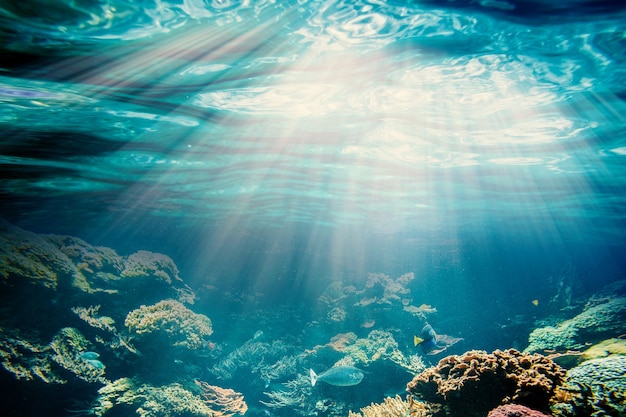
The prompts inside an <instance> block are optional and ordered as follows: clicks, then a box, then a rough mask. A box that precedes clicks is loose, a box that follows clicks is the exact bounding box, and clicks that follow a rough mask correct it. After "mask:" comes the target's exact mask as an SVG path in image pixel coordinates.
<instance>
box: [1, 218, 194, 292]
mask: <svg viewBox="0 0 626 417" xmlns="http://www.w3.org/2000/svg"><path fill="white" fill-rule="evenodd" d="M0 277H2V278H4V281H3V282H2V283H3V284H4V285H5V286H6V287H8V288H9V289H18V288H20V286H23V284H26V283H28V284H35V285H36V286H37V287H39V288H41V287H43V288H47V289H50V290H59V289H63V293H62V295H64V296H68V295H70V294H72V293H73V294H76V293H78V294H81V295H84V294H98V295H102V294H116V295H118V296H125V297H132V298H133V301H139V302H154V301H157V300H159V299H162V298H163V296H164V295H165V296H166V297H172V298H175V299H177V300H179V301H182V302H187V303H192V302H193V300H194V297H195V295H194V293H193V291H192V290H191V289H190V288H189V287H188V286H187V285H185V283H184V282H183V281H182V279H181V278H180V277H179V276H178V269H177V268H176V265H175V264H174V261H172V260H171V258H169V257H168V256H166V255H162V254H157V253H152V252H148V251H139V252H137V253H134V254H132V255H130V256H128V257H124V256H121V255H118V254H117V253H116V252H115V250H113V249H111V248H107V247H103V246H93V245H90V244H89V243H87V242H85V241H84V240H82V239H79V238H77V237H72V236H61V235H53V234H49V235H45V234H42V235H39V234H35V233H31V232H28V231H25V230H22V229H20V228H19V227H16V226H13V225H11V224H9V223H6V222H3V221H0ZM138 288H143V291H136V290H137V289H138ZM146 288H148V289H149V291H148V290H146ZM157 294H158V295H157ZM157 297H158V298H157Z"/></svg>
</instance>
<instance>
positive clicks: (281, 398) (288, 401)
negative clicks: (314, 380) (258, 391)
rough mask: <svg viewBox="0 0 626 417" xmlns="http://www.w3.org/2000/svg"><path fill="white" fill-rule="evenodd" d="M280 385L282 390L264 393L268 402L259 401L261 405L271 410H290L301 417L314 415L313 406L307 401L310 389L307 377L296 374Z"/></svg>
mask: <svg viewBox="0 0 626 417" xmlns="http://www.w3.org/2000/svg"><path fill="white" fill-rule="evenodd" d="M281 385H282V387H283V388H282V389H278V390H272V391H268V392H265V393H264V394H265V395H267V396H268V397H269V398H270V401H261V404H263V405H265V406H267V407H269V408H273V409H280V408H290V409H292V410H294V411H295V412H297V413H298V414H300V415H303V416H308V415H315V414H316V413H315V407H314V405H313V404H312V403H311V401H309V398H311V392H312V387H311V381H310V379H309V377H308V376H307V375H304V374H298V375H297V376H296V377H295V378H294V379H292V380H290V381H288V382H285V383H283V384H281Z"/></svg>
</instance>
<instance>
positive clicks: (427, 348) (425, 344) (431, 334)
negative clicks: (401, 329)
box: [413, 323, 463, 355]
mask: <svg viewBox="0 0 626 417" xmlns="http://www.w3.org/2000/svg"><path fill="white" fill-rule="evenodd" d="M461 340H463V339H462V338H459V337H452V336H448V335H445V334H442V335H438V334H437V333H435V330H434V329H433V328H432V326H431V325H430V324H428V323H426V325H425V326H424V327H423V328H422V331H421V332H420V335H419V336H417V335H414V336H413V344H414V345H415V346H418V345H419V346H420V347H421V348H422V351H423V352H424V354H426V355H436V354H438V353H441V352H443V351H444V350H446V349H448V348H449V347H450V346H452V345H454V344H456V343H458V342H460V341H461Z"/></svg>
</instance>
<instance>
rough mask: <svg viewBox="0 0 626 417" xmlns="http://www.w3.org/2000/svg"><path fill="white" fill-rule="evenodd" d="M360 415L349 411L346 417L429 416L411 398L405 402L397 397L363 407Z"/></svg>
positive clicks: (426, 409) (427, 409) (418, 403)
mask: <svg viewBox="0 0 626 417" xmlns="http://www.w3.org/2000/svg"><path fill="white" fill-rule="evenodd" d="M361 413H362V414H361ZM361 413H354V412H352V411H350V412H349V413H348V417H426V416H429V415H430V414H431V413H430V408H429V407H428V406H426V405H425V404H424V403H421V402H418V401H415V400H414V399H413V397H412V396H408V398H407V400H406V401H405V400H403V399H402V398H401V397H400V396H399V395H396V396H395V397H393V398H392V397H386V398H385V400H384V402H382V403H380V404H374V403H372V404H371V405H369V406H367V407H363V408H361Z"/></svg>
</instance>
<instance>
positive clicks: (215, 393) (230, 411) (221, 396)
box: [195, 380, 248, 417]
mask: <svg viewBox="0 0 626 417" xmlns="http://www.w3.org/2000/svg"><path fill="white" fill-rule="evenodd" d="M195 383H196V385H197V386H198V387H200V389H201V390H202V399H203V400H204V402H205V403H206V404H207V405H208V406H209V407H210V408H211V409H212V410H213V411H214V412H213V416H215V417H230V416H232V415H234V414H240V415H244V414H245V413H246V411H248V405H247V404H246V402H245V401H244V398H243V395H242V394H240V393H238V392H236V391H234V390H232V389H230V388H220V387H217V386H215V385H210V384H208V383H206V382H204V381H198V380H196V381H195Z"/></svg>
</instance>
